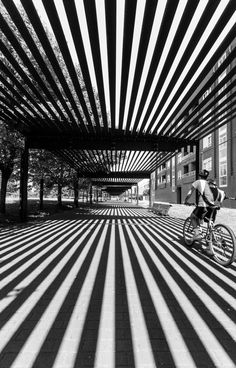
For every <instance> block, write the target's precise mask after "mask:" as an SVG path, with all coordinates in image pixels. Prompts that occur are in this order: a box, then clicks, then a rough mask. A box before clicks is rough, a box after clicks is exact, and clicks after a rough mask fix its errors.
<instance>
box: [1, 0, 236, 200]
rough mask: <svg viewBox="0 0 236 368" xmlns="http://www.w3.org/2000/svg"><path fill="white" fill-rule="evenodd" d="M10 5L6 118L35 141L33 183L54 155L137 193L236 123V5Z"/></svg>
mask: <svg viewBox="0 0 236 368" xmlns="http://www.w3.org/2000/svg"><path fill="white" fill-rule="evenodd" d="M1 1H2V7H1V11H0V34H1V39H0V68H1V69H0V70H1V72H0V119H1V120H2V121H4V122H6V123H7V124H9V125H11V126H13V127H14V128H16V129H17V130H19V131H20V132H21V133H22V134H23V135H24V136H25V142H26V145H25V152H24V155H23V159H22V164H23V170H22V173H23V174H22V175H23V179H22V181H23V183H24V181H26V180H27V178H26V176H27V159H28V158H27V151H28V149H29V148H44V149H48V150H51V151H52V152H54V153H55V154H57V155H59V156H60V157H62V158H63V159H64V160H65V161H66V162H68V163H69V164H70V165H71V166H72V167H74V168H75V169H76V170H77V172H78V176H83V177H88V178H91V180H92V181H93V182H94V183H96V184H99V183H100V184H101V185H103V184H107V185H108V186H109V184H113V185H114V184H116V183H117V182H121V181H122V183H123V184H124V185H127V186H129V185H133V184H134V183H137V182H138V181H139V180H141V179H143V178H149V177H150V174H151V173H152V172H153V171H155V170H156V168H157V167H159V166H160V165H161V164H162V163H163V162H165V161H166V160H167V159H169V158H171V157H172V156H173V155H175V154H176V152H177V151H178V150H180V149H181V148H182V147H185V146H189V145H190V146H193V145H195V146H196V147H197V149H199V148H198V145H199V140H200V139H202V138H203V137H204V136H206V135H207V134H209V133H211V132H213V131H214V130H215V129H218V128H219V127H220V126H221V125H223V124H226V123H227V122H229V121H232V119H233V118H234V117H235V116H236V105H235V93H236V89H235V84H236V78H235V75H236V74H235V69H236V62H235V57H236V48H232V49H231V50H230V52H229V53H228V55H227V57H226V58H222V60H221V63H219V60H220V59H221V57H222V55H224V53H225V51H226V50H227V49H228V48H229V46H230V45H231V43H232V42H233V40H234V39H235V34H236V22H235V20H236V2H235V0H229V1H227V0H222V1H219V0H209V1H206V0H203V1H202V0H199V1H197V0H196V1H192V0H179V1H177V0H176V1H175V0H159V1H158V0H140V1H138V0H84V1H82V0H61V1H59V0H42V2H41V0H36V1H33V0H21V1H20V0H15V1H14V0H1ZM41 3H42V4H41ZM40 4H41V5H43V6H41V7H40V6H39V5H40ZM20 5H21V6H22V9H23V10H20ZM8 15H9V17H8ZM9 18H10V21H9ZM226 69H227V74H226V75H225V76H224V78H222V77H221V76H222V73H223V72H224V71H225V70H226ZM203 96H204V98H203ZM24 173H25V174H24ZM22 187H25V186H24V185H23V186H22ZM22 196H23V197H24V196H26V190H23V192H22Z"/></svg>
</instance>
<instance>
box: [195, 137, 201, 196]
mask: <svg viewBox="0 0 236 368" xmlns="http://www.w3.org/2000/svg"><path fill="white" fill-rule="evenodd" d="M199 166H200V141H199V140H198V141H197V142H196V180H197V179H198V176H199V171H200V167H199ZM197 201H198V194H197V192H196V203H197Z"/></svg>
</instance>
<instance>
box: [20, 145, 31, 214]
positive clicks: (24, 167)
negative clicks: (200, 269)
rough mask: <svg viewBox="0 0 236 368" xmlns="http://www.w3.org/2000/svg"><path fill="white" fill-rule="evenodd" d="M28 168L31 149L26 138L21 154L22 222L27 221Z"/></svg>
mask: <svg viewBox="0 0 236 368" xmlns="http://www.w3.org/2000/svg"><path fill="white" fill-rule="evenodd" d="M28 166H29V147H28V142H27V140H26V138H25V146H24V150H23V152H22V154H21V168H20V220H21V221H26V220H27V210H28V209H27V194H28V193H27V192H28V188H27V187H28Z"/></svg>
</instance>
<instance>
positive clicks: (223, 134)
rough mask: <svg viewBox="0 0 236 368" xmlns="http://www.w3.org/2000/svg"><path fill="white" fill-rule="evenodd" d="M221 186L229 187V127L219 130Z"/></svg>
mask: <svg viewBox="0 0 236 368" xmlns="http://www.w3.org/2000/svg"><path fill="white" fill-rule="evenodd" d="M219 185H220V186H221V187H224V186H227V127H226V125H224V126H223V127H221V128H219Z"/></svg>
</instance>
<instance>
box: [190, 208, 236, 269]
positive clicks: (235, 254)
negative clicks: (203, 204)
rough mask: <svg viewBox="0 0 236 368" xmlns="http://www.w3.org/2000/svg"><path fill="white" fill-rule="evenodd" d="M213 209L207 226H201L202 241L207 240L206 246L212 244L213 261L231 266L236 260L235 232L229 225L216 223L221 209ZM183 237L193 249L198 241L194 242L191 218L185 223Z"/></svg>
mask: <svg viewBox="0 0 236 368" xmlns="http://www.w3.org/2000/svg"><path fill="white" fill-rule="evenodd" d="M189 205H194V206H196V204H194V203H190V204H189ZM212 209H213V210H212V212H211V215H210V218H209V219H207V222H205V223H206V224H207V226H206V227H204V226H201V229H202V230H203V233H202V235H203V238H202V239H201V240H200V241H202V240H205V242H206V244H207V243H208V242H212V248H213V255H212V257H213V259H214V260H215V261H216V262H217V263H219V264H221V265H222V266H225V267H226V266H230V265H231V263H233V262H234V260H235V259H236V237H235V235H234V232H233V230H232V229H231V228H230V227H229V226H228V225H224V224H220V223H218V224H215V223H214V221H213V216H214V215H215V214H216V213H217V211H218V210H219V209H220V207H219V206H214V207H212ZM205 221H206V220H205ZM183 237H184V242H185V244H186V245H187V246H189V247H192V246H193V244H194V242H195V241H196V240H193V226H192V221H191V216H189V217H188V218H186V220H185V222H184V226H183Z"/></svg>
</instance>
